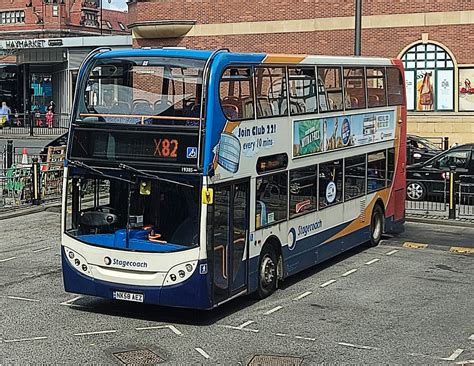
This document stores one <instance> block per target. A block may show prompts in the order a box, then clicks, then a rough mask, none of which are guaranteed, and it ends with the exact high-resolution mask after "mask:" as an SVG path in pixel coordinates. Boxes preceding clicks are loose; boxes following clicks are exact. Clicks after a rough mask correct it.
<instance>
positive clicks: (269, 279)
mask: <svg viewBox="0 0 474 366" xmlns="http://www.w3.org/2000/svg"><path fill="white" fill-rule="evenodd" d="M277 280H278V279H277V255H276V253H275V250H274V249H273V247H272V246H271V245H265V246H264V247H263V249H262V253H261V254H260V263H259V267H258V287H257V293H256V295H257V298H258V299H264V298H265V297H267V296H269V295H271V294H272V292H274V291H275V290H276V287H277Z"/></svg>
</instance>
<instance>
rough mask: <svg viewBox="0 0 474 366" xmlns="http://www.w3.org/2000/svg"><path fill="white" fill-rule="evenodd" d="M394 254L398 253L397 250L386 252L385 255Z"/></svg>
mask: <svg viewBox="0 0 474 366" xmlns="http://www.w3.org/2000/svg"><path fill="white" fill-rule="evenodd" d="M396 252H398V249H394V250H391V251H390V252H388V253H387V254H385V255H392V254H395V253H396Z"/></svg>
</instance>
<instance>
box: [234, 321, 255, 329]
mask: <svg viewBox="0 0 474 366" xmlns="http://www.w3.org/2000/svg"><path fill="white" fill-rule="evenodd" d="M252 323H255V322H254V321H253V320H248V321H246V322H245V323H244V324H241V325H239V326H238V327H237V328H240V329H244V328H245V327H246V326H247V325H250V324H252Z"/></svg>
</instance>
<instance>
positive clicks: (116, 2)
mask: <svg viewBox="0 0 474 366" xmlns="http://www.w3.org/2000/svg"><path fill="white" fill-rule="evenodd" d="M102 5H103V7H104V9H110V10H121V11H124V10H128V6H127V1H126V0H110V3H109V0H102Z"/></svg>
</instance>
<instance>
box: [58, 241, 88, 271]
mask: <svg viewBox="0 0 474 366" xmlns="http://www.w3.org/2000/svg"><path fill="white" fill-rule="evenodd" d="M64 252H65V253H66V256H65V257H66V258H67V260H68V261H69V263H71V265H72V266H75V267H77V269H78V270H79V271H81V270H82V272H83V273H85V274H88V275H91V270H90V266H89V263H87V261H86V259H85V258H84V257H82V256H81V255H79V254H77V252H75V251H73V250H72V249H69V248H67V247H64Z"/></svg>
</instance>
